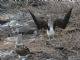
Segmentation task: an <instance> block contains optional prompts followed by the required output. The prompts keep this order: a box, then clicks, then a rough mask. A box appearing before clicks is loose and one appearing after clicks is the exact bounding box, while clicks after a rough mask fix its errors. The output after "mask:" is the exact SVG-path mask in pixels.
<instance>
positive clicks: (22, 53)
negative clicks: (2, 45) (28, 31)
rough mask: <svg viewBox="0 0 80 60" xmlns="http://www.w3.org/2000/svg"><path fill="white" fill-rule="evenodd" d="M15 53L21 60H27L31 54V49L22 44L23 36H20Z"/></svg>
mask: <svg viewBox="0 0 80 60" xmlns="http://www.w3.org/2000/svg"><path fill="white" fill-rule="evenodd" d="M15 51H16V53H17V55H18V57H19V60H27V57H28V55H29V54H30V50H29V48H28V47H27V46H25V45H24V44H23V43H22V34H18V39H17V41H16V46H15Z"/></svg>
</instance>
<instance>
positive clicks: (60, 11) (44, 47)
mask: <svg viewBox="0 0 80 60" xmlns="http://www.w3.org/2000/svg"><path fill="white" fill-rule="evenodd" d="M45 4H46V5H42V6H38V7H32V6H24V7H18V6H17V8H15V9H12V8H11V9H10V8H9V9H8V10H7V11H5V12H3V14H1V13H2V12H1V13H0V14H1V15H0V19H3V20H5V19H9V18H12V17H14V18H15V17H16V19H17V18H18V19H20V18H24V17H25V18H26V20H27V21H28V20H32V18H31V17H30V16H28V15H29V13H28V12H27V8H29V9H30V10H31V11H32V12H34V14H35V15H36V16H37V17H42V16H43V17H44V20H46V19H47V17H46V15H47V14H50V15H51V16H52V19H53V20H54V19H55V18H64V15H65V14H66V13H67V12H68V10H69V9H70V7H72V6H74V9H73V11H72V15H71V18H70V21H69V23H68V25H67V27H66V29H60V28H56V34H55V36H54V38H53V39H52V40H51V41H48V38H47V35H46V33H41V34H40V35H39V36H38V37H33V35H25V36H23V42H24V44H25V45H26V46H28V48H29V49H30V51H31V52H32V53H33V54H32V55H31V56H30V57H29V60H48V59H49V60H73V58H74V57H73V58H71V56H75V58H76V56H78V55H79V56H80V20H79V19H80V15H79V14H80V5H77V4H75V5H73V4H71V3H69V2H46V3H45ZM20 12H23V13H24V14H25V15H24V16H22V17H21V16H20V17H19V16H18V15H17V16H16V14H18V13H20ZM4 14H5V15H4ZM27 14H28V15H27ZM2 15H4V16H2ZM7 15H8V16H7ZM32 23H33V24H34V22H32ZM29 24H30V23H29ZM14 46H15V39H13V38H11V39H9V40H7V39H4V40H1V41H0V49H1V51H2V49H7V50H8V49H14ZM60 47H63V48H64V49H63V50H60V49H57V48H60ZM78 58H79V57H77V58H76V59H74V60H77V59H78ZM79 59H80V58H79ZM8 60H9V59H8ZM11 60H12V59H11Z"/></svg>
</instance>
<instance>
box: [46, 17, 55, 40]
mask: <svg viewBox="0 0 80 60" xmlns="http://www.w3.org/2000/svg"><path fill="white" fill-rule="evenodd" d="M54 34H55V31H54V29H53V22H52V20H51V17H50V16H49V19H48V29H47V35H48V38H49V40H51V39H52V38H53V37H54Z"/></svg>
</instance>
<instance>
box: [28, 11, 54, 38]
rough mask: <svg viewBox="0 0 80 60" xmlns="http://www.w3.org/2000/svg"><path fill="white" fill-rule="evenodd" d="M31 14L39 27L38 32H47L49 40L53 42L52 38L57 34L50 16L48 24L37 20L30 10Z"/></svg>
mask: <svg viewBox="0 0 80 60" xmlns="http://www.w3.org/2000/svg"><path fill="white" fill-rule="evenodd" d="M29 12H30V14H31V16H32V18H33V20H34V22H35V24H36V26H37V29H38V30H41V29H45V30H47V35H48V37H49V40H51V38H52V37H53V36H54V34H55V32H54V29H53V21H51V18H50V16H48V17H49V19H48V22H46V21H44V20H37V18H36V17H35V16H34V14H33V13H32V12H31V11H30V10H29Z"/></svg>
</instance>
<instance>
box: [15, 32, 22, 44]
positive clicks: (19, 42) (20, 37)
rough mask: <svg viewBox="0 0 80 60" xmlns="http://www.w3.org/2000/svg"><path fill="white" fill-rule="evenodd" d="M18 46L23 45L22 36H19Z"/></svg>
mask: <svg viewBox="0 0 80 60" xmlns="http://www.w3.org/2000/svg"><path fill="white" fill-rule="evenodd" d="M16 45H23V43H22V34H18V35H17V39H16Z"/></svg>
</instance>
